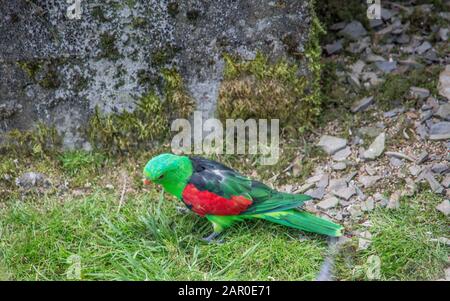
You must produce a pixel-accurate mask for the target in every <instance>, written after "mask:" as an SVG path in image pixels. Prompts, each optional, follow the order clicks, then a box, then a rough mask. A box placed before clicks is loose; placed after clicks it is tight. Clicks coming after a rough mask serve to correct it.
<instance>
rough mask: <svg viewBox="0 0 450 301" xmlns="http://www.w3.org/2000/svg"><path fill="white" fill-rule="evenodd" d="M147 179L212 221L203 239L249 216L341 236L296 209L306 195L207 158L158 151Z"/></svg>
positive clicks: (147, 170)
mask: <svg viewBox="0 0 450 301" xmlns="http://www.w3.org/2000/svg"><path fill="white" fill-rule="evenodd" d="M151 182H153V183H156V184H160V185H162V186H163V188H164V190H165V191H166V192H168V193H170V194H172V195H174V196H175V197H177V198H178V199H180V200H181V201H182V202H183V203H184V204H185V205H186V206H187V207H188V208H189V209H190V210H192V211H193V212H195V213H196V214H198V215H200V216H201V217H206V218H207V219H208V220H209V221H210V222H211V223H212V225H213V229H214V231H213V232H212V233H211V235H209V236H208V237H205V238H204V240H206V241H208V242H211V241H212V240H214V239H215V238H217V236H218V235H219V234H220V233H222V231H223V230H224V229H226V228H228V227H230V226H231V225H233V224H234V223H235V222H238V221H242V220H246V219H255V218H258V219H264V220H267V221H270V222H274V223H277V224H281V225H285V226H288V227H291V228H295V229H299V230H303V231H309V232H314V233H319V234H323V235H328V236H332V237H337V236H341V235H342V230H343V228H342V226H340V225H338V224H335V223H333V222H331V221H328V220H326V219H322V218H320V217H317V216H314V215H312V214H310V213H307V212H305V211H299V210H297V209H296V208H298V207H300V206H302V205H303V203H304V202H305V201H308V200H310V199H311V197H310V196H308V195H305V194H290V193H284V192H279V191H276V190H274V189H272V188H270V187H268V186H267V185H265V184H263V183H261V182H258V181H253V180H251V179H249V178H247V177H245V176H243V175H241V174H239V173H237V172H236V171H234V170H232V169H231V168H229V167H227V166H225V165H223V164H221V163H218V162H215V161H212V160H208V159H204V158H199V157H188V156H178V155H173V154H161V155H158V156H156V157H154V158H152V159H151V160H150V161H149V162H148V163H147V164H146V166H145V168H144V184H149V183H151Z"/></svg>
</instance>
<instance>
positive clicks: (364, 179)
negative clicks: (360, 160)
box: [359, 176, 381, 188]
mask: <svg viewBox="0 0 450 301" xmlns="http://www.w3.org/2000/svg"><path fill="white" fill-rule="evenodd" d="M380 179H381V177H380V176H361V177H359V182H360V183H361V184H362V185H363V186H364V188H369V187H372V186H373V185H374V184H375V183H376V182H378V181H379V180H380Z"/></svg>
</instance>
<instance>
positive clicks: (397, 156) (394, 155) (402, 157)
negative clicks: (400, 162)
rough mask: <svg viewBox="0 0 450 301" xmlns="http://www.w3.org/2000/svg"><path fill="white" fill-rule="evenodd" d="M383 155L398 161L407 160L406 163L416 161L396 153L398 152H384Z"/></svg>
mask: <svg viewBox="0 0 450 301" xmlns="http://www.w3.org/2000/svg"><path fill="white" fill-rule="evenodd" d="M385 154H386V156H388V157H395V158H399V159H405V160H408V161H411V162H414V161H416V159H414V158H412V157H410V156H407V155H405V154H402V153H398V152H385Z"/></svg>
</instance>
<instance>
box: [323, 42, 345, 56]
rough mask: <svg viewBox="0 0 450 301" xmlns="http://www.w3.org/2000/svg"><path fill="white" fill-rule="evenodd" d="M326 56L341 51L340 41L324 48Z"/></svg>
mask: <svg viewBox="0 0 450 301" xmlns="http://www.w3.org/2000/svg"><path fill="white" fill-rule="evenodd" d="M325 49H326V51H327V53H328V55H331V54H335V53H338V52H340V51H341V50H342V40H337V41H336V42H334V43H331V44H328V45H326V46H325Z"/></svg>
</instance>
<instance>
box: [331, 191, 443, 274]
mask: <svg viewBox="0 0 450 301" xmlns="http://www.w3.org/2000/svg"><path fill="white" fill-rule="evenodd" d="M441 201H442V198H441V197H439V196H437V195H436V194H433V193H430V192H425V193H421V194H419V195H417V196H416V197H414V198H407V199H403V201H402V203H401V207H400V209H398V210H386V209H381V208H380V209H377V210H375V211H374V212H373V213H372V214H371V216H370V220H371V222H372V224H373V226H372V227H371V228H370V229H369V231H370V232H371V234H372V244H371V246H370V247H369V248H368V249H367V250H365V251H356V249H355V244H354V242H355V241H354V242H353V244H352V243H351V244H350V245H348V246H347V249H345V250H344V252H343V254H342V255H341V256H340V257H339V261H338V270H339V272H338V277H339V278H341V279H347V280H363V279H367V278H366V274H365V270H366V269H367V259H368V258H369V256H371V255H375V256H378V257H379V258H380V260H381V266H380V272H381V280H434V279H438V278H442V276H443V270H444V268H445V267H446V265H448V255H449V253H448V251H449V250H448V246H445V245H444V244H442V243H439V242H436V241H433V239H437V238H439V237H447V238H448V234H449V233H448V229H449V225H450V224H449V221H448V218H446V217H445V216H444V215H443V214H442V213H440V212H439V211H437V210H436V209H435V207H436V205H437V204H439V202H441Z"/></svg>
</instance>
